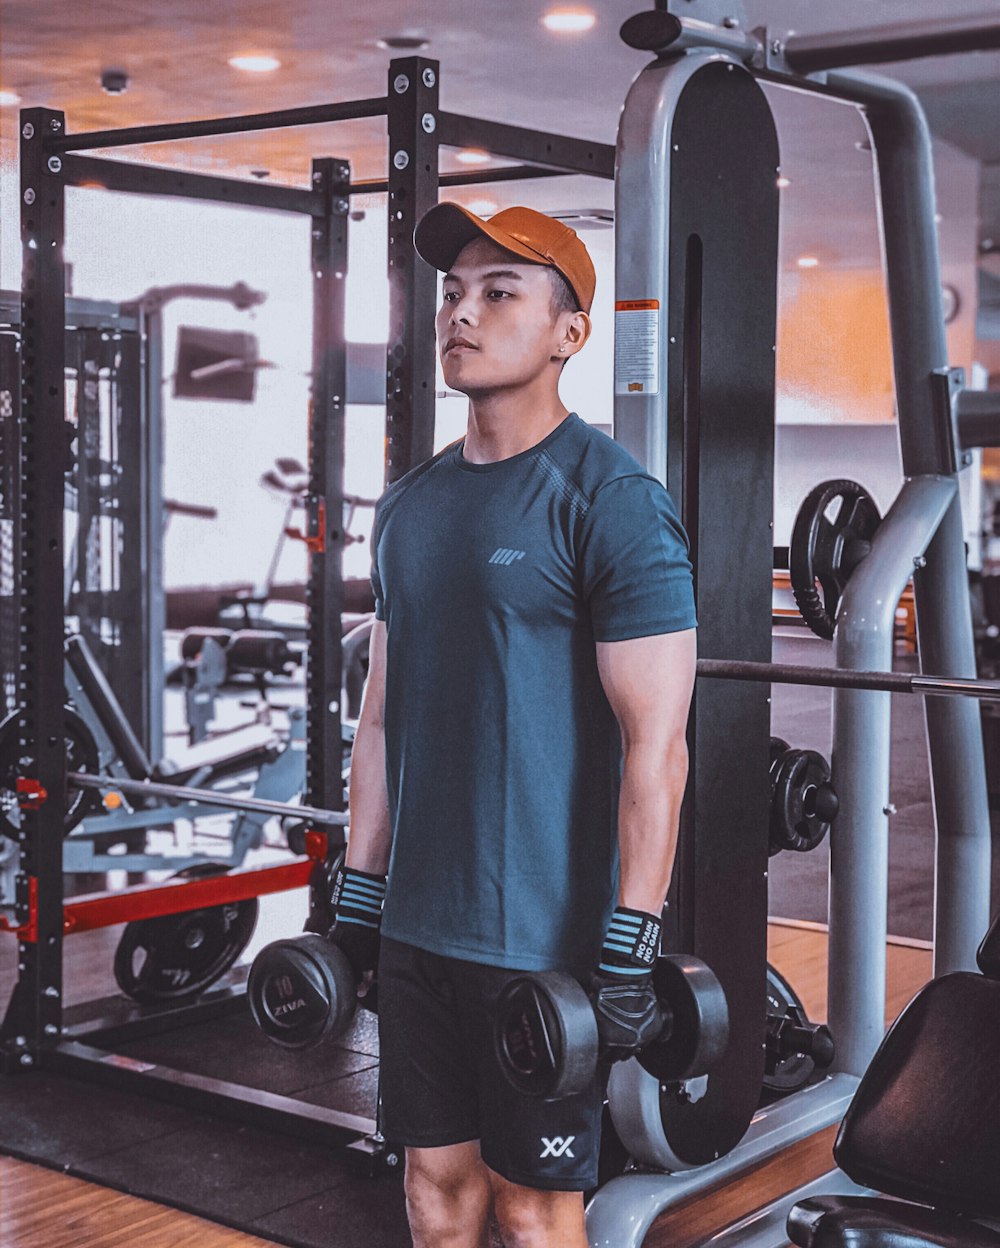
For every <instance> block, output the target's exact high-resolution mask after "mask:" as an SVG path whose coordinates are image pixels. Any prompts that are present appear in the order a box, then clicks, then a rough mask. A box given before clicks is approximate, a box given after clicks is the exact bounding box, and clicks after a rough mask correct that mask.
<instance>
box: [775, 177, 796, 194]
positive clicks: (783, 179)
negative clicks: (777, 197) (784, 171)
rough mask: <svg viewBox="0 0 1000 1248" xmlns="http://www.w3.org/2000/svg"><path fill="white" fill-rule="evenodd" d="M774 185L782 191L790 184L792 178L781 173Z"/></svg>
mask: <svg viewBox="0 0 1000 1248" xmlns="http://www.w3.org/2000/svg"><path fill="white" fill-rule="evenodd" d="M775 185H776V186H778V187H779V189H780V190H782V191H783V190H784V189H785V187H786V186H791V185H792V179H791V178H786V177H785V176H784V175H782V176H781V177H780V178H778V180H777V182H776V184H775Z"/></svg>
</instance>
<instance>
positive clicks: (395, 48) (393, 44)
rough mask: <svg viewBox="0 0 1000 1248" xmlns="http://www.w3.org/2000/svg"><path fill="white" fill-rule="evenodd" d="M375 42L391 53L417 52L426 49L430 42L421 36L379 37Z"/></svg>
mask: <svg viewBox="0 0 1000 1248" xmlns="http://www.w3.org/2000/svg"><path fill="white" fill-rule="evenodd" d="M375 42H376V43H377V44H378V46H379V47H380V48H386V49H388V50H389V51H391V52H417V51H419V50H420V48H426V47H427V45H428V44H429V43H430V40H429V39H425V38H424V36H423V35H379V37H378V38H377V39H376V40H375Z"/></svg>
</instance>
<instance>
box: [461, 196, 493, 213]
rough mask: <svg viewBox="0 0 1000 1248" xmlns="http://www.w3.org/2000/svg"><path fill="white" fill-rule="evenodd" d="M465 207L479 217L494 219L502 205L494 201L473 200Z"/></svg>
mask: <svg viewBox="0 0 1000 1248" xmlns="http://www.w3.org/2000/svg"><path fill="white" fill-rule="evenodd" d="M463 207H465V208H468V210H469V212H474V213H475V214H476V216H477V217H492V216H493V214H494V213H495V212H496V211H497V210H498V209H499V207H500V205H499V204H498V203H497V202H496V200H494V199H472V200H470V201H469V202H468V203H467V204H464V205H463Z"/></svg>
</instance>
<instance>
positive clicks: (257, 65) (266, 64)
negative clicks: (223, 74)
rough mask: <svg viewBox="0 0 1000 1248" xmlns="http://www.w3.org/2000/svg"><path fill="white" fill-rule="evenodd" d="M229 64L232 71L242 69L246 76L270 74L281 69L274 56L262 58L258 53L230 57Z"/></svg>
mask: <svg viewBox="0 0 1000 1248" xmlns="http://www.w3.org/2000/svg"><path fill="white" fill-rule="evenodd" d="M229 64H230V65H231V66H232V67H233V69H242V70H243V71H244V72H245V73H248V74H270V73H273V72H274V70H276V69H280V68H281V62H280V61H279V60H278V58H277V57H276V56H264V55H262V54H260V53H254V54H253V55H245V56H242V55H241V56H231V57H230V58H229Z"/></svg>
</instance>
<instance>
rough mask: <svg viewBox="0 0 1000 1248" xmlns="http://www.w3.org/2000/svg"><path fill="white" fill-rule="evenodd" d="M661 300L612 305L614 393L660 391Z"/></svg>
mask: <svg viewBox="0 0 1000 1248" xmlns="http://www.w3.org/2000/svg"><path fill="white" fill-rule="evenodd" d="M659 347H660V301H659V300H658V299H619V300H618V302H617V303H616V304H615V394H656V393H657V392H658V391H659V388H660V350H659Z"/></svg>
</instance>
